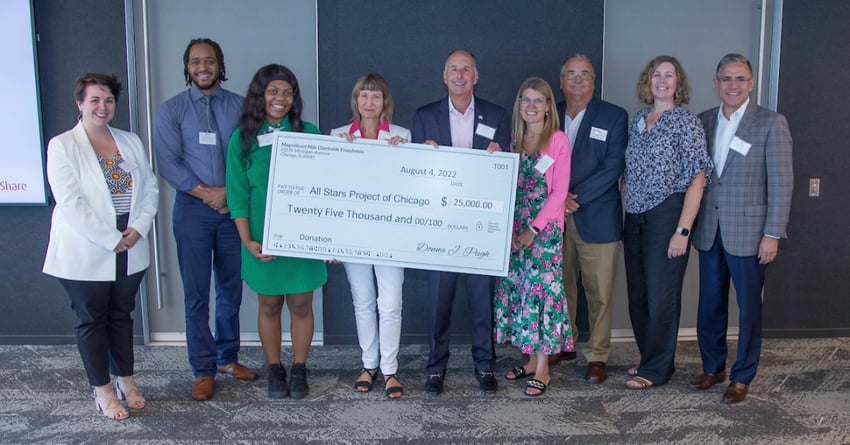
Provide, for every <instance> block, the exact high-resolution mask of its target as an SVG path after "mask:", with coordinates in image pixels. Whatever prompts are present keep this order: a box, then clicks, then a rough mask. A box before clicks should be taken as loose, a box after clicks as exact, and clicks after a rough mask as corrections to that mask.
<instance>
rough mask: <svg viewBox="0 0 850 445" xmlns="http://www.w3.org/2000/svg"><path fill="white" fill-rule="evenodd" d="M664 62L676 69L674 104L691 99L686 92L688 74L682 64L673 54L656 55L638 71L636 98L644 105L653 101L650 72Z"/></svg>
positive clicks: (685, 102)
mask: <svg viewBox="0 0 850 445" xmlns="http://www.w3.org/2000/svg"><path fill="white" fill-rule="evenodd" d="M664 62H668V63H670V64H671V65H673V68H675V70H676V91H675V92H674V93H673V103H675V104H676V105H685V104H687V103H688V102H690V100H691V98H690V94H689V93H688V76H686V75H685V70H684V68H682V64H681V63H679V61H678V60H677V59H676V58H675V57H673V56H658V57H656V58H654V59H652V60H650V61H649V63H648V64H646V68H644V69H643V71H642V72H641V73H640V79H639V80H638V83H637V91H638V99H640V101H641V102H643V103H644V104H646V105H652V104H653V103H655V97H653V96H652V88H651V85H652V73H654V72H655V70H656V69H658V66H659V65H661V64H662V63H664Z"/></svg>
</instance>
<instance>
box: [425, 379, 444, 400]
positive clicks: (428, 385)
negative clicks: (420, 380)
mask: <svg viewBox="0 0 850 445" xmlns="http://www.w3.org/2000/svg"><path fill="white" fill-rule="evenodd" d="M444 375H445V374H429V375H428V380H426V381H425V392H426V393H427V394H431V395H434V394H440V393H442V392H443V380H444Z"/></svg>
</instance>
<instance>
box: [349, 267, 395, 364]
mask: <svg viewBox="0 0 850 445" xmlns="http://www.w3.org/2000/svg"><path fill="white" fill-rule="evenodd" d="M344 266H345V274H346V275H347V276H348V284H349V286H351V299H352V302H353V303H354V319H355V321H356V323H357V339H358V341H359V342H360V349H361V351H362V360H363V367H364V368H366V369H375V368H378V367H380V368H381V374H384V375H392V374H395V373H396V371H397V370H398V348H399V342H400V341H401V290H402V285H403V284H404V268H401V267H392V266H373V265H371V264H358V263H345V264H344ZM376 277H377V281H378V291H377V294H376V293H375V278H376Z"/></svg>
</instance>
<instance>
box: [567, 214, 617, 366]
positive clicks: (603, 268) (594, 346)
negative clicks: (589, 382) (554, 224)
mask: <svg viewBox="0 0 850 445" xmlns="http://www.w3.org/2000/svg"><path fill="white" fill-rule="evenodd" d="M563 249H564V258H563V260H564V264H563V270H564V292H565V293H566V294H567V307H568V309H569V313H570V320H572V322H573V323H572V325H573V339H574V340H576V341H577V340H578V334H579V333H578V326H577V325H576V323H575V320H576V311H577V308H578V279H579V274H581V275H580V276H581V281H582V287H584V295H585V297H586V299H587V315H588V321H589V325H590V340H589V341H588V342H587V345H585V347H584V348H583V350H582V351H583V353H584V357H585V359H587V361H588V362H606V363H607V362H608V354H609V353H610V351H611V308H612V304H613V293H614V280H615V278H616V275H617V261H618V259H619V256H620V243H619V242H617V241H615V242H613V243H603V244H593V243H586V242H584V240H582V239H581V236H580V235H579V234H578V231H577V230H576V225H575V222H574V221H573V218H572V216H567V217H566V218H565V221H564V247H563ZM576 350H578V349H576Z"/></svg>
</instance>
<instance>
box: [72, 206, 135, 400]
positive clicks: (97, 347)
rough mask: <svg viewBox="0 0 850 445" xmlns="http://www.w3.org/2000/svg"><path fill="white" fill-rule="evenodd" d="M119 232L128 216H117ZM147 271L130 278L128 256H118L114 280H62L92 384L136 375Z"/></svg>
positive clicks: (81, 355) (105, 382) (102, 383)
mask: <svg viewBox="0 0 850 445" xmlns="http://www.w3.org/2000/svg"><path fill="white" fill-rule="evenodd" d="M117 219H118V221H117V227H118V229H119V230H124V229H126V228H127V220H128V215H120V216H118V218H117ZM144 275H145V272H144V271H141V272H137V273H134V274H132V275H127V253H126V252H124V253H120V254H117V261H116V272H115V281H77V280H67V279H64V278H60V279H59V282H60V283H61V284H62V287H64V288H65V291H66V292H68V297H69V298H70V299H71V308H72V309H74V312H75V313H76V314H77V322H76V324H75V325H74V327H75V328H76V331H77V348H78V349H79V351H80V357H81V358H82V360H83V365H84V366H85V368H86V375H87V376H88V379H89V384H91V385H92V386H103V385H106V384H108V383H109V382H110V377H109V373H110V371H111V372H112V374H114V375H117V376H119V377H125V376H129V375H133V361H134V358H133V319H132V317H130V314H131V313H132V312H133V309H134V308H135V307H136V293H137V292H138V290H139V284H141V282H142V277H143V276H144Z"/></svg>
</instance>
